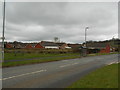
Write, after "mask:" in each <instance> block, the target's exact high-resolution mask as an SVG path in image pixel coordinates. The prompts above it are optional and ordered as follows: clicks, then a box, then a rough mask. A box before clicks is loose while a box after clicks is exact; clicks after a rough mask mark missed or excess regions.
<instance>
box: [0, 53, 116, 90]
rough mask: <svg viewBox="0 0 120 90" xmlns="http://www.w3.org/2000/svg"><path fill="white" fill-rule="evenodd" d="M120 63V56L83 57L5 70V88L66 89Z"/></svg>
mask: <svg viewBox="0 0 120 90" xmlns="http://www.w3.org/2000/svg"><path fill="white" fill-rule="evenodd" d="M114 62H118V55H117V54H112V55H103V56H91V57H83V58H79V59H70V60H61V61H55V62H48V63H40V64H33V65H24V66H16V67H9V68H3V78H2V79H0V80H1V81H2V83H3V88H65V87H68V86H69V85H71V84H72V83H73V82H75V81H76V80H78V79H80V78H81V77H83V76H84V75H86V74H88V73H89V72H91V71H93V70H95V69H97V68H100V67H102V66H104V65H108V64H111V63H114Z"/></svg>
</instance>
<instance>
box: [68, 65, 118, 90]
mask: <svg viewBox="0 0 120 90" xmlns="http://www.w3.org/2000/svg"><path fill="white" fill-rule="evenodd" d="M119 64H120V63H119ZM69 88H118V64H112V65H108V66H105V67H103V68H100V69H97V70H96V71H94V72H91V73H89V74H88V75H86V76H85V77H83V78H81V79H80V80H78V81H77V82H75V83H73V84H72V85H71V86H70V87H69Z"/></svg>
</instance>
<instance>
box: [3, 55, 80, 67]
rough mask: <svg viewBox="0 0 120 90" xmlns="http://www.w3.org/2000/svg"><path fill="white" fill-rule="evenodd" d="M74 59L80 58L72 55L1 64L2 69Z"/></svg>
mask: <svg viewBox="0 0 120 90" xmlns="http://www.w3.org/2000/svg"><path fill="white" fill-rule="evenodd" d="M74 58H80V56H74V55H72V56H68V57H54V58H44V59H38V60H25V61H16V62H3V63H2V67H10V66H19V65H25V64H34V63H43V62H50V61H58V60H65V59H74Z"/></svg>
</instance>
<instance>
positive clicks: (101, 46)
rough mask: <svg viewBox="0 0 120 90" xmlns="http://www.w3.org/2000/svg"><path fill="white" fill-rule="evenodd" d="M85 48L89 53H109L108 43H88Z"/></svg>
mask: <svg viewBox="0 0 120 90" xmlns="http://www.w3.org/2000/svg"><path fill="white" fill-rule="evenodd" d="M87 48H88V49H89V50H88V51H89V53H90V52H94V53H110V50H111V47H110V45H109V43H90V44H87Z"/></svg>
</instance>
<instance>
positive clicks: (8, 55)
mask: <svg viewBox="0 0 120 90" xmlns="http://www.w3.org/2000/svg"><path fill="white" fill-rule="evenodd" d="M71 55H72V56H74V55H80V54H79V53H64V54H41V53H24V54H22V53H18V54H17V55H16V56H15V54H14V53H5V55H4V57H5V59H4V60H15V59H17V60H20V59H31V58H39V57H40V58H41V57H53V56H71Z"/></svg>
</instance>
